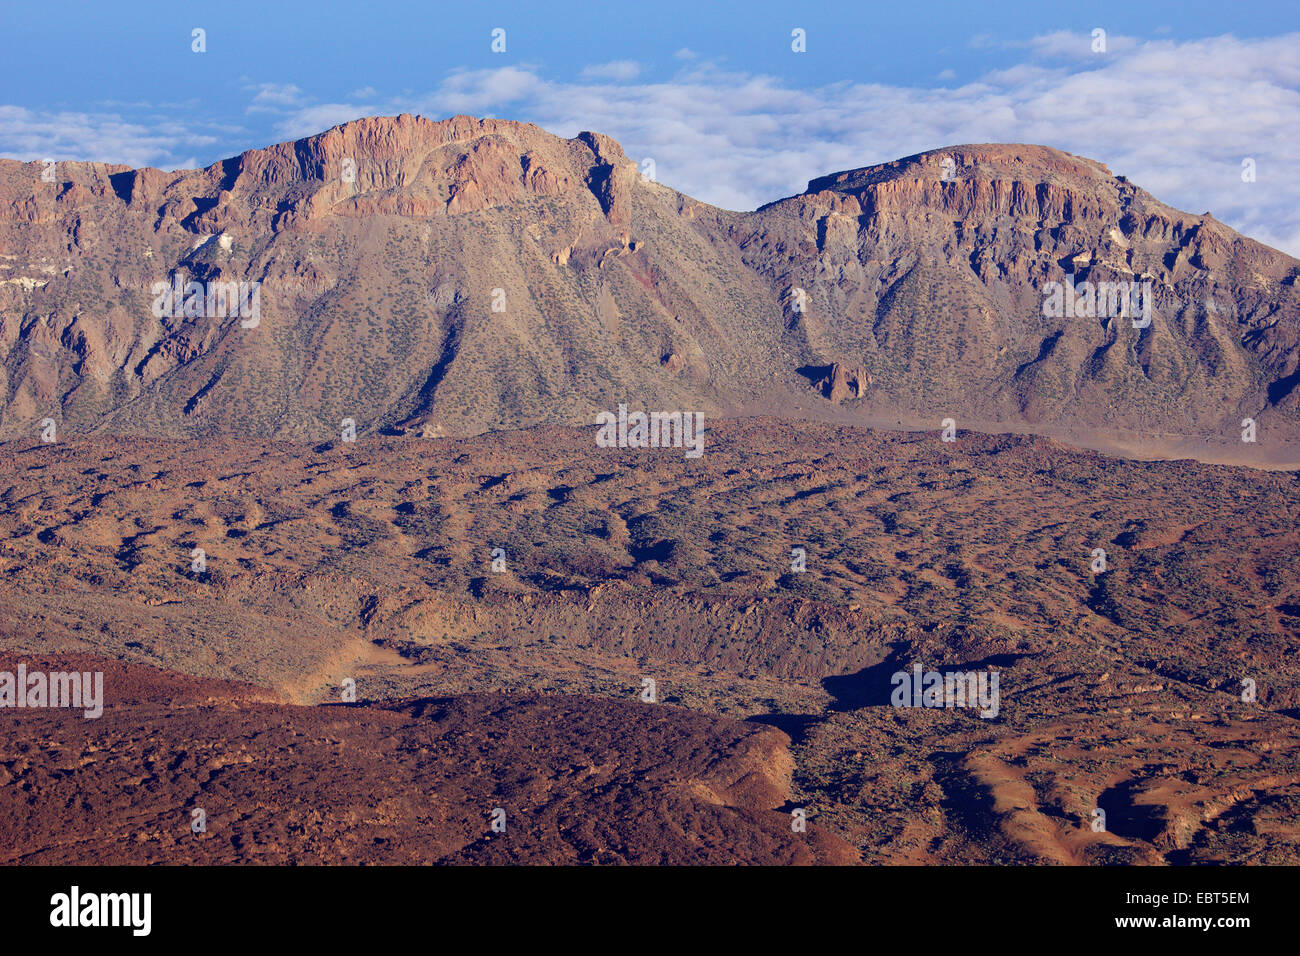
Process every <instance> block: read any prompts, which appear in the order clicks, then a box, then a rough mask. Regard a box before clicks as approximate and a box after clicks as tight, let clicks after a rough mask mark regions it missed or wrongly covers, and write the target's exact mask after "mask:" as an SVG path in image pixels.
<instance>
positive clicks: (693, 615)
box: [0, 116, 1300, 864]
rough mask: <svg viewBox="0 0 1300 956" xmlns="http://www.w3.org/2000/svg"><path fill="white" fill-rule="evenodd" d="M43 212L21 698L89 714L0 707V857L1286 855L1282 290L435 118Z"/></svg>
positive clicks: (1295, 335)
mask: <svg viewBox="0 0 1300 956" xmlns="http://www.w3.org/2000/svg"><path fill="white" fill-rule="evenodd" d="M42 169H43V166H42V164H33V163H28V164H22V163H17V162H13V161H9V160H0V356H2V357H3V362H2V363H0V442H2V443H0V672H2V671H5V670H13V669H14V668H16V667H17V666H18V664H19V663H23V664H25V665H26V667H27V668H28V670H38V669H42V668H44V669H50V670H56V669H68V668H71V667H73V666H76V667H77V668H78V669H80V670H103V671H104V672H105V695H106V701H105V706H104V714H103V716H102V717H100V718H98V719H86V718H84V717H83V716H82V715H81V714H80V712H79V711H68V710H60V709H22V710H19V709H9V708H2V709H0V722H3V724H4V727H5V731H6V732H5V733H4V734H3V735H0V801H3V803H0V810H3V811H4V812H3V814H0V817H2V818H3V822H0V847H3V850H0V861H3V862H6V863H87V862H89V863H108V862H123V863H190V862H258V863H280V862H295V863H425V862H430V863H431V862H444V863H495V862H502V863H504V862H521V863H709V864H718V863H810V864H815V863H823V864H825V863H833V864H842V863H854V862H865V863H937V862H942V863H1034V864H1168V863H1174V864H1177V863H1297V862H1300V824H1297V820H1300V735H1298V734H1297V730H1298V729H1300V725H1298V721H1300V656H1298V655H1297V651H1300V530H1298V529H1297V517H1298V514H1300V487H1298V482H1300V476H1298V474H1297V473H1296V472H1294V471H1290V470H1287V469H1289V468H1296V467H1300V289H1297V277H1300V261H1297V260H1295V259H1292V258H1290V257H1288V256H1286V255H1284V254H1282V253H1280V252H1277V251H1276V250H1273V249H1270V248H1268V247H1266V246H1263V245H1261V244H1259V243H1257V242H1254V241H1252V240H1250V239H1248V238H1245V237H1243V236H1240V235H1238V234H1236V233H1234V232H1233V231H1232V230H1230V229H1228V228H1227V227H1225V226H1223V225H1222V224H1220V223H1218V222H1217V221H1215V220H1214V219H1213V217H1212V216H1210V215H1209V214H1208V213H1206V214H1204V215H1199V216H1198V215H1190V214H1187V213H1183V212H1179V211H1178V210H1175V209H1172V208H1170V207H1168V206H1165V205H1163V204H1162V203H1160V202H1159V201H1158V200H1156V199H1155V198H1154V197H1152V196H1151V195H1149V194H1148V193H1146V192H1144V191H1143V190H1142V189H1140V188H1138V187H1137V186H1135V185H1134V184H1132V183H1130V182H1128V181H1127V180H1126V179H1124V178H1123V177H1118V176H1115V175H1112V173H1111V172H1110V171H1109V170H1108V169H1107V168H1106V167H1105V166H1102V165H1101V164H1099V163H1097V162H1094V161H1092V160H1088V159H1084V158H1081V157H1076V156H1072V155H1069V154H1066V153H1063V152H1060V151H1057V150H1053V149H1050V148H1047V147H1040V146H1024V145H997V146H987V145H985V146H959V147H951V148H947V149H942V150H935V151H932V152H927V153H922V154H918V155H916V156H911V157H907V158H905V159H900V160H898V161H896V162H892V163H886V164H883V165H880V166H873V167H869V168H865V169H858V170H851V171H847V172H842V173H836V174H833V175H830V176H825V177H822V178H820V179H816V180H814V181H813V182H811V183H810V184H809V187H808V189H807V191H806V192H804V193H803V194H801V195H798V196H794V197H790V198H787V199H783V200H780V201H778V202H775V203H772V204H770V205H768V206H765V207H763V208H761V209H759V210H756V211H754V212H747V213H740V212H729V211H726V210H721V209H716V208H713V207H710V206H708V205H706V204H703V203H700V202H697V201H695V200H693V199H691V198H690V197H688V196H685V195H683V194H681V193H678V192H676V191H674V190H672V189H671V188H669V187H667V186H664V185H661V184H658V183H655V182H651V181H647V180H644V179H642V178H641V177H640V175H639V173H638V171H637V164H636V162H635V161H634V160H632V159H630V158H629V157H627V156H626V155H625V154H624V152H623V150H622V149H621V148H620V147H619V146H618V144H617V143H615V142H613V141H612V140H610V139H609V138H608V137H605V136H602V135H600V134H597V133H582V134H580V135H579V136H577V137H575V138H574V139H568V140H566V139H562V138H559V137H556V136H553V135H551V134H548V133H546V132H544V131H542V130H541V129H539V128H537V127H534V126H529V125H524V124H519V123H512V122H507V121H502V120H477V119H473V118H471V117H464V116H460V117H455V118H452V119H449V120H446V121H443V122H432V121H430V120H427V119H423V118H420V117H412V116H399V117H396V118H372V119H365V120H358V121H356V122H352V123H348V124H345V125H343V126H340V127H337V128H335V129H332V130H329V131H327V132H325V133H321V134H319V135H317V136H312V137H309V138H306V139H303V140H299V141H297V142H293V143H283V144H280V145H277V146H273V147H270V148H267V149H259V150H251V151H249V152H247V153H244V154H243V155H241V156H239V157H235V158H232V159H228V160H225V161H224V162H221V163H218V164H216V165H214V166H212V167H209V168H207V169H203V170H182V171H177V172H162V171H159V170H154V169H141V170H133V169H129V168H127V167H123V166H111V165H104V164H97V163H60V164H58V172H57V175H56V176H55V177H54V181H50V182H47V181H43V180H42V179H41V176H40V173H41V171H42ZM1067 275H1068V276H1073V277H1074V281H1076V282H1078V283H1082V282H1085V281H1086V282H1091V283H1098V282H1149V283H1150V284H1151V288H1152V301H1153V313H1152V322H1151V325H1150V327H1147V328H1134V327H1133V324H1132V323H1131V322H1130V321H1129V319H1128V318H1127V317H1123V316H1114V315H1110V316H1107V315H1101V316H1093V317H1063V318H1050V317H1047V316H1046V315H1045V314H1044V308H1043V302H1044V290H1045V288H1046V286H1047V284H1048V283H1050V282H1059V281H1062V280H1063V279H1064V278H1065V277H1066V276H1067ZM177 276H183V277H184V279H185V280H194V281H199V282H221V283H226V282H231V283H238V282H254V283H260V286H258V288H259V289H260V292H259V295H260V299H259V300H258V301H259V303H260V304H259V313H258V316H257V321H256V322H255V323H254V324H252V325H251V327H250V326H247V325H246V322H245V321H244V319H246V318H248V317H247V316H240V315H238V314H225V315H211V316H202V315H199V316H190V317H184V316H171V315H167V316H163V317H159V316H157V315H155V312H154V310H153V301H154V298H155V295H154V292H153V286H154V284H155V283H169V282H171V281H172V280H173V279H174V278H176V277H177ZM619 404H627V405H628V406H629V407H630V408H632V409H633V410H638V409H640V410H644V409H651V410H654V409H666V410H680V411H699V412H702V413H704V416H705V425H706V427H705V433H704V453H703V455H702V456H701V457H698V458H689V457H687V456H686V455H685V454H684V450H683V449H680V448H657V449H642V450H638V449H619V448H605V447H599V446H598V445H597V443H596V433H595V429H594V428H593V422H594V420H595V418H594V416H595V415H596V414H597V413H598V412H601V411H604V410H612V409H615V408H616V407H617V406H618V405H619ZM948 418H951V419H953V420H954V427H955V428H957V429H959V433H958V435H957V439H956V441H955V442H947V441H942V440H941V438H940V427H941V424H940V423H941V422H942V421H943V420H944V419H948ZM1245 418H1250V419H1252V420H1253V421H1254V423H1255V427H1256V429H1257V438H1258V440H1257V441H1255V442H1248V441H1243V440H1242V430H1243V419H1245ZM345 419H351V420H352V421H353V422H354V423H355V427H356V433H357V435H358V436H359V437H358V438H357V439H356V440H355V441H351V440H345V439H346V438H350V437H351V435H350V434H347V433H346V429H345V428H344V425H343V422H344V420H345ZM1088 449H1098V450H1100V451H1098V450H1088ZM1101 452H1106V453H1108V454H1103V453H1101ZM1139 459H1165V460H1139ZM1096 549H1102V550H1104V552H1105V555H1106V567H1105V568H1104V570H1095V569H1094V567H1093V565H1092V562H1093V560H1094V555H1095V553H1096ZM799 553H802V555H803V557H804V558H805V559H806V569H800V568H799V567H798V560H797V559H796V555H797V554H799ZM913 665H919V666H921V668H922V669H923V670H932V669H936V670H945V671H950V670H961V671H971V672H979V673H982V674H985V675H988V674H990V673H996V674H997V675H998V678H999V681H1000V702H999V706H998V712H997V714H996V715H995V716H991V717H989V718H985V717H981V716H980V715H979V713H978V712H977V711H976V710H973V709H970V708H963V707H939V708H924V707H917V708H909V707H899V706H891V692H892V682H891V677H892V675H894V674H895V673H896V672H908V671H910V670H911V668H912V667H913ZM651 685H653V689H654V694H653V695H652V696H653V699H648V698H649V696H650V695H649V691H648V688H650V687H651ZM352 688H355V700H354V699H352V697H351V696H350V694H349V693H348V692H349V691H350V689H352ZM643 694H646V695H647V696H646V697H643ZM498 807H499V808H501V809H503V810H504V811H505V814H506V829H505V831H504V832H495V831H494V830H493V829H492V828H491V826H490V816H491V814H492V811H493V810H494V809H495V808H498ZM195 808H202V809H203V810H204V811H205V813H206V819H207V828H206V831H205V832H202V833H194V832H191V829H190V820H191V817H190V812H191V810H193V809H195ZM1099 809H1100V810H1102V811H1104V814H1105V826H1104V827H1101V826H1096V827H1094V821H1095V814H1094V811H1096V810H1099ZM797 811H804V812H805V813H806V815H807V820H808V821H809V822H808V827H807V829H806V831H801V830H800V829H798V828H796V827H794V826H792V821H794V820H795V819H796V818H797Z"/></svg>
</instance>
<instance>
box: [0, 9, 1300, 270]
mask: <svg viewBox="0 0 1300 956" xmlns="http://www.w3.org/2000/svg"><path fill="white" fill-rule="evenodd" d="M195 30H202V31H203V34H202V36H203V46H204V49H203V50H202V51H201V52H199V51H196V50H195V49H194V48H195V46H196V45H197V43H196V40H195V38H194V36H195V35H194V31H195ZM494 30H503V31H504V47H505V49H504V51H500V52H498V51H494V49H493V31H494ZM796 30H800V31H803V38H804V39H803V46H804V49H803V51H802V52H797V51H796V50H795V49H794V47H795V46H796V45H798V44H797V43H796V41H795V39H794V38H793V32H794V31H796ZM1096 31H1104V34H1097V33H1096ZM498 36H499V35H498ZM0 37H3V40H0V43H2V44H3V47H0V157H6V158H12V159H20V160H25V161H28V160H43V159H55V160H60V159H61V160H98V161H103V162H114V163H126V164H129V165H132V166H156V167H159V168H162V169H176V168H181V167H193V166H205V165H208V164H210V163H213V162H216V161H218V160H220V159H223V158H225V157H228V156H233V155H237V154H238V153H240V152H242V151H244V150H246V149H251V148H256V147H261V146H267V145H270V144H272V143H276V142H281V141H284V140H290V139H296V138H299V137H302V136H308V135H311V134H313V133H317V132H320V131H322V130H324V129H328V128H329V127H330V126H333V125H336V124H338V123H342V122H346V121H347V120H350V119H355V118H357V117H360V116H376V115H380V116H382V115H396V114H398V113H403V112H406V113H418V114H420V115H423V116H426V117H430V118H434V119H441V118H444V117H447V116H452V115H455V114H457V113H469V114H471V115H475V116H494V117H500V118H504V119H513V120H521V121H525V122H532V123H536V124H538V125H539V126H541V127H543V128H544V129H547V130H550V131H551V132H554V133H556V134H559V135H562V136H573V135H576V134H577V133H578V132H580V131H582V130H586V129H591V130H596V131H598V132H602V133H606V134H608V135H610V136H612V137H614V138H615V139H616V140H618V141H619V142H620V143H621V144H622V145H623V147H624V149H625V150H626V152H627V154H628V156H629V157H631V158H633V159H635V160H637V161H638V163H642V162H644V160H646V159H652V160H653V161H654V174H655V178H657V179H658V180H659V181H660V182H662V183H665V184H666V185H669V186H672V187H673V188H675V189H679V190H681V191H682V192H685V193H688V194H689V195H691V196H694V197H696V198H698V199H702V200H704V201H706V202H710V203H713V204H715V205H719V206H723V207H726V208H729V209H753V208H755V207H757V206H759V205H762V204H763V203H766V202H771V201H773V200H775V199H779V198H781V197H783V196H787V195H791V194H793V193H797V192H800V191H802V190H803V189H804V188H805V186H806V185H807V183H808V180H810V179H813V178H815V177H817V176H821V175H824V174H826V173H830V172H836V171H839V170H844V169H852V168H856V167H860V166H867V165H871V164H873V163H879V162H884V161H887V160H891V159H896V158H898V157H900V156H907V155H911V154H913V153H917V152H921V151H923V150H927V149H937V148H941V147H944V146H951V145H958V144H962V143H984V142H1014V143H1041V144H1045V145H1048V146H1054V147H1057V148H1059V149H1064V150H1066V151H1068V152H1072V153H1076V154H1079V155H1082V156H1087V157H1090V158H1092V159H1096V160H1099V161H1101V162H1103V163H1105V164H1106V165H1108V166H1109V167H1110V168H1111V170H1112V171H1113V172H1115V173H1116V174H1118V175H1125V176H1128V177H1129V179H1131V180H1132V181H1134V182H1135V183H1137V184H1138V185H1139V186H1141V187H1143V188H1145V189H1147V190H1148V191H1150V192H1151V193H1153V194H1154V195H1155V196H1156V197H1157V198H1159V199H1161V200H1163V201H1164V202H1167V203H1169V204H1170V205H1173V206H1175V207H1177V208H1179V209H1183V210H1185V211H1188V212H1191V213H1196V214H1199V213H1203V212H1210V213H1212V214H1213V215H1214V216H1215V217H1216V218H1218V219H1219V220H1221V221H1223V222H1225V223H1227V224H1228V225H1230V226H1232V227H1234V228H1236V229H1238V230H1240V231H1242V232H1244V233H1246V234H1247V235H1249V236H1251V237H1253V238H1255V239H1259V240H1260V241H1262V242H1267V243H1269V244H1270V245H1273V246H1276V247H1277V248H1279V249H1282V250H1284V251H1286V252H1289V253H1290V254H1292V255H1295V256H1300V176H1297V173H1298V172H1300V2H1297V0H1243V2H1236V3H1230V2H1224V0H1216V2H1212V3H1205V2H1145V3H1144V2H1140V0H1130V2H1093V3H1089V2H1075V3H1064V2H1059V0H1024V2H1021V0H1016V2H1006V3H978V2H975V3H972V2H965V3H939V2H919V0H907V2H897V0H894V2H888V3H882V2H876V0H859V2H856V3H825V4H815V3H806V2H801V3H790V2H785V3H776V2H769V0H751V2H746V3H734V4H732V3H709V2H699V0H695V2H678V0H655V2H653V3H636V2H628V0H625V2H623V3H619V4H597V3H593V2H590V0H587V2H584V3H568V2H566V0H551V2H546V3H531V4H524V3H471V4H465V3H457V4H442V3H437V2H426V3H400V2H385V0H376V2H365V3H361V2H348V3H330V2H324V0H322V2H313V3H306V2H297V0H293V2H274V0H261V2H246V0H226V2H222V3H219V4H201V3H195V2H184V0H180V2H172V3H154V2H138V3H126V4H105V3H103V2H100V0H95V2H60V0H49V2H41V3H16V2H11V3H8V4H6V5H5V7H4V9H3V10H0ZM1098 40H1104V44H1099V43H1098ZM496 45H497V46H498V47H500V46H501V45H502V44H501V43H500V42H498V43H497V44H496ZM1099 45H1101V46H1104V48H1102V49H1098V48H1097V47H1098V46H1099ZM1247 160H1250V161H1251V166H1252V168H1253V177H1247V176H1244V175H1243V163H1245V162H1246V161H1247Z"/></svg>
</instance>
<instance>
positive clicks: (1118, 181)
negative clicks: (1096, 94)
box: [736, 146, 1300, 435]
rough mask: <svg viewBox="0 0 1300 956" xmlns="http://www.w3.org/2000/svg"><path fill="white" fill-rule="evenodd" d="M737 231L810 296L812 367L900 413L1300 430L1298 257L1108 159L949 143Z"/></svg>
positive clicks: (794, 318) (797, 331)
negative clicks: (1155, 188)
mask: <svg viewBox="0 0 1300 956" xmlns="http://www.w3.org/2000/svg"><path fill="white" fill-rule="evenodd" d="M736 238H737V241H738V242H739V243H740V244H741V245H742V247H744V248H745V250H746V252H745V261H746V264H747V265H748V266H750V267H751V268H753V269H754V270H755V271H758V272H759V273H760V274H763V275H764V276H766V277H768V279H769V281H771V282H772V283H773V284H774V285H775V286H776V287H778V288H781V287H788V288H795V287H797V288H801V289H803V290H805V296H806V300H807V304H806V307H805V311H804V312H803V313H793V312H791V313H790V315H789V319H790V323H789V324H790V326H791V333H792V334H794V335H796V336H798V337H799V338H800V339H801V340H802V343H803V344H804V347H805V348H806V350H807V352H808V354H809V361H810V362H812V363H815V364H825V363H830V362H843V363H853V364H855V365H856V364H861V365H863V366H864V367H865V369H866V370H867V372H868V373H869V374H871V375H872V377H873V381H874V383H875V385H874V386H873V393H874V396H875V398H874V401H876V402H877V403H878V404H879V406H880V407H881V408H882V409H884V408H888V407H897V408H903V409H923V410H926V411H931V410H933V411H943V410H944V409H948V410H949V411H950V412H951V413H953V414H955V415H956V416H957V417H959V418H960V417H961V416H962V415H967V416H977V417H982V418H985V419H995V420H1001V421H1023V422H1026V423H1029V424H1034V423H1047V422H1053V423H1056V422H1064V423H1074V424H1080V425H1086V426H1091V427H1096V428H1106V427H1114V428H1119V429H1124V430H1154V431H1158V432H1163V433H1171V432H1177V431H1179V430H1183V431H1186V432H1188V433H1192V432H1197V431H1201V432H1214V431H1216V430H1221V429H1226V428H1229V427H1231V426H1232V425H1236V424H1237V422H1239V421H1240V419H1241V418H1242V417H1245V416H1252V417H1256V418H1258V419H1260V420H1261V421H1263V420H1267V421H1268V422H1269V423H1270V424H1271V425H1273V426H1275V427H1277V428H1279V429H1283V430H1285V431H1286V432H1287V434H1290V435H1294V434H1295V427H1294V426H1295V423H1296V415H1297V399H1298V398H1300V395H1298V394H1297V389H1296V383H1297V361H1298V359H1300V353H1297V349H1296V346H1297V330H1298V329H1300V295H1297V289H1296V285H1295V282H1296V276H1297V270H1298V269H1300V262H1297V261H1296V260H1295V259H1292V258H1290V257H1289V256H1286V255H1283V254H1282V253H1279V252H1277V251H1276V250H1273V249H1270V248H1268V247H1266V246H1263V245H1261V244H1259V243H1257V242H1254V241H1252V240H1250V239H1246V238H1245V237H1242V236H1240V235H1238V234H1236V233H1235V232H1233V231H1232V230H1230V229H1228V228H1227V227H1225V226H1224V225H1222V224H1221V223H1218V222H1216V221H1215V220H1214V219H1213V218H1212V217H1210V216H1209V215H1204V216H1190V215H1187V214H1185V213H1181V212H1179V211H1177V210H1175V209H1172V208H1170V207H1168V206H1165V205H1164V204H1162V203H1160V202H1159V201H1157V200H1156V199H1154V198H1153V197H1152V196H1151V195H1150V194H1148V193H1146V192H1144V191H1143V190H1141V189H1139V188H1137V187H1136V186H1134V185H1133V184H1132V183H1130V182H1127V181H1126V180H1124V179H1123V178H1119V177H1115V176H1112V175H1111V173H1110V171H1109V170H1108V169H1107V168H1106V167H1105V166H1102V165H1101V164H1099V163H1095V162H1092V161H1090V160H1086V159H1079V158H1077V157H1074V156H1070V155H1067V154H1065V153H1061V152H1058V151H1056V150H1052V149H1047V148H1045V147H1039V146H964V147H956V148H952V149H946V150H937V151H934V152H929V153H923V154H920V155H918V156H913V157H909V158H907V159H902V160H898V161H897V162H893V163H888V164H885V165H882V166H876V167H871V168H868V169H860V170H854V171H851V172H844V173H838V174H836V175H833V176H827V177H823V178H822V179H818V180H814V181H813V182H812V183H810V184H809V188H808V191H807V192H806V193H805V194H803V195H801V196H796V197H793V198H790V199H787V200H783V201H781V202H778V203H774V204H772V205H770V206H767V207H764V208H763V209H761V210H759V211H758V212H757V213H755V214H754V215H753V216H751V217H747V218H746V220H745V221H744V223H743V225H742V226H740V227H739V229H738V230H737V233H736ZM1053 284H1056V286H1057V287H1058V288H1059V287H1064V286H1066V285H1067V284H1072V286H1073V288H1075V289H1077V290H1078V291H1079V293H1080V294H1082V293H1084V292H1085V291H1086V290H1088V289H1092V290H1094V293H1095V292H1096V291H1097V290H1103V291H1104V289H1105V287H1106V286H1111V287H1114V288H1121V286H1120V284H1123V287H1128V286H1129V284H1135V285H1136V286H1137V287H1138V290H1139V295H1138V299H1139V302H1140V303H1141V304H1142V305H1143V307H1144V313H1145V314H1144V315H1137V314H1130V315H1124V314H1116V312H1117V311H1118V310H1117V309H1115V308H1114V306H1115V305H1116V302H1115V301H1114V299H1113V298H1112V300H1111V301H1109V302H1102V301H1101V300H1097V301H1096V303H1095V304H1094V305H1093V306H1092V307H1090V308H1086V309H1085V308H1083V307H1082V306H1081V307H1080V308H1078V309H1077V310H1075V314H1058V315H1051V314H1050V313H1051V311H1052V310H1051V308H1050V305H1051V303H1050V300H1049V296H1048V295H1047V290H1049V289H1051V288H1053ZM1103 284H1106V286H1103ZM1146 292H1149V294H1150V302H1149V303H1147V302H1145V300H1144V299H1142V293H1146ZM1045 306H1047V307H1046V308H1045ZM1107 306H1110V308H1109V309H1108V308H1107ZM1089 312H1092V313H1093V314H1088V313H1089ZM1130 312H1135V310H1133V309H1131V308H1130ZM1135 319H1136V320H1137V325H1138V326H1140V327H1135V322H1134V320H1135ZM1148 319H1149V324H1148Z"/></svg>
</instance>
